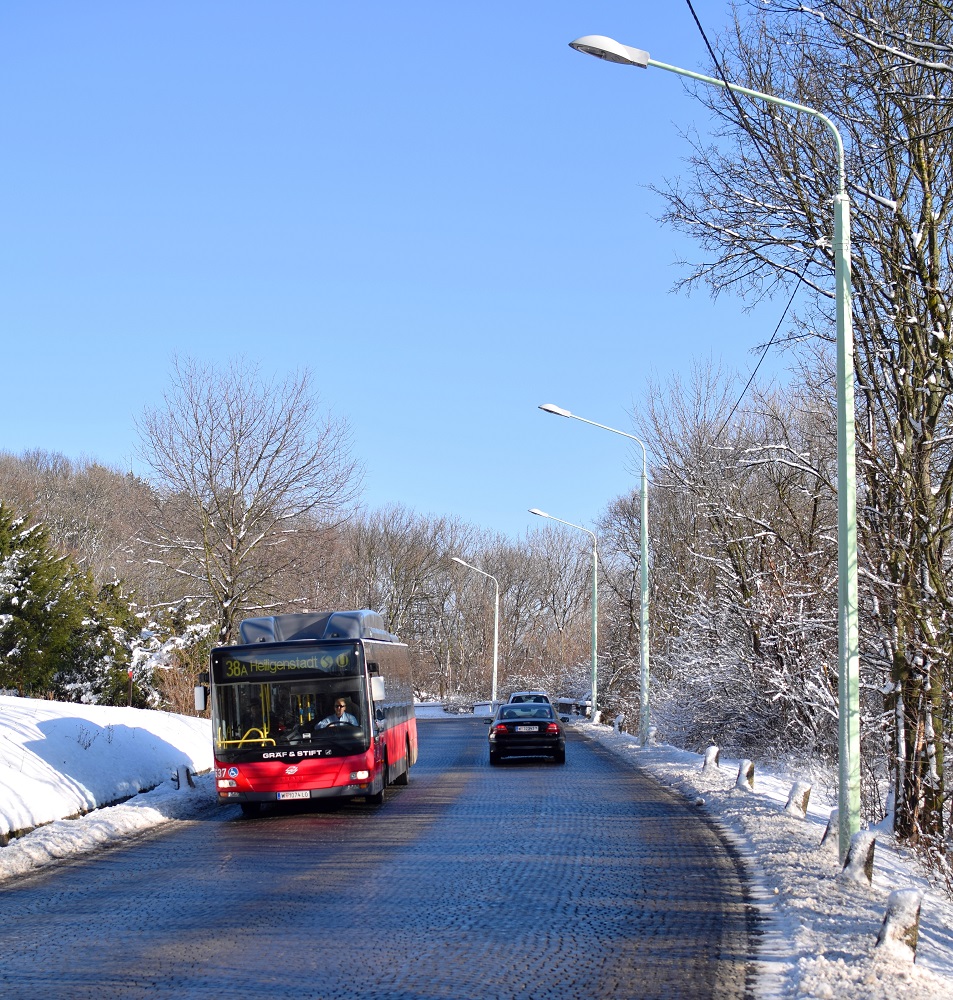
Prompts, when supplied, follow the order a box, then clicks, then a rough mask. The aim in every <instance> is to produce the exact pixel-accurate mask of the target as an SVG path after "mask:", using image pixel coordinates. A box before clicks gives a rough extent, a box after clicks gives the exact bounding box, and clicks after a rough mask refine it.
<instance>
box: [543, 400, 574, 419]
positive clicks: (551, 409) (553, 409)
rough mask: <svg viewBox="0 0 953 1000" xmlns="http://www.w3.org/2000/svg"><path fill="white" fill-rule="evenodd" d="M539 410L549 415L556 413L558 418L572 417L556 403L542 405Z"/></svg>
mask: <svg viewBox="0 0 953 1000" xmlns="http://www.w3.org/2000/svg"><path fill="white" fill-rule="evenodd" d="M539 408H540V409H541V410H545V411H546V412H547V413H555V414H556V416H557V417H571V416H572V414H571V413H570V412H569V410H564V409H563V408H562V407H561V406H557V405H556V404H555V403H540V405H539Z"/></svg>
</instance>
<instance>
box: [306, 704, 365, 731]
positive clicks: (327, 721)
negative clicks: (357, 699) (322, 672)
mask: <svg viewBox="0 0 953 1000" xmlns="http://www.w3.org/2000/svg"><path fill="white" fill-rule="evenodd" d="M356 725H358V721H357V719H356V718H355V717H354V716H353V715H351V713H350V712H349V711H347V702H346V701H343V700H342V699H341V698H338V699H337V700H336V701H335V702H334V714H333V715H326V716H325V717H324V718H323V719H322V720H321V721H320V722H319V723H318V724H317V725H316V726H315V727H314V728H315V729H324V728H325V727H326V726H356Z"/></svg>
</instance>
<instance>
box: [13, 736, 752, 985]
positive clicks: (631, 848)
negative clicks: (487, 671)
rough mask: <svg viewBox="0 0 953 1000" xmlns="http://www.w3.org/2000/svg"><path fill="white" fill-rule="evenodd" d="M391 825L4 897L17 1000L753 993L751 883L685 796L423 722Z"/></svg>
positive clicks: (199, 837) (130, 848)
mask: <svg viewBox="0 0 953 1000" xmlns="http://www.w3.org/2000/svg"><path fill="white" fill-rule="evenodd" d="M419 731H420V759H419V762H418V764H417V766H416V767H415V768H414V769H413V772H412V775H411V781H410V785H409V786H407V787H404V788H392V789H389V790H388V792H387V800H386V801H385V803H384V805H383V806H382V807H379V808H374V807H371V806H365V805H363V804H360V803H356V802H355V803H352V804H349V805H344V806H338V807H330V806H324V807H321V808H318V807H316V806H315V807H311V806H303V807H299V808H296V809H294V810H293V811H292V810H284V811H280V812H278V811H274V812H271V813H267V814H264V815H262V816H261V817H259V818H256V819H252V820H245V819H242V818H241V816H240V813H239V810H238V808H237V806H227V807H223V808H220V809H216V810H214V811H213V812H211V813H210V814H209V815H208V816H207V817H206V818H204V819H202V820H199V821H194V822H190V823H187V824H175V825H174V826H172V827H167V828H165V829H164V830H161V831H159V832H157V833H153V834H150V835H147V836H145V837H140V838H137V839H135V840H134V841H131V842H129V843H128V844H126V845H123V846H122V847H118V848H112V849H109V850H106V851H104V852H102V853H100V854H98V855H95V856H93V857H92V858H91V859H87V860H82V861H76V862H70V863H65V864H62V865H58V866H56V867H55V868H54V869H51V870H48V871H46V872H45V873H44V874H41V875H39V876H32V877H29V878H26V879H20V880H18V881H16V882H13V883H8V884H6V885H5V886H3V887H0V912H2V920H0V997H3V998H6V997H30V998H33V997H35V998H38V1000H39V998H43V1000H55V998H64V1000H65V998H69V1000H81V998H94V997H95V998H97V1000H110V998H113V997H121V998H137V997H156V996H169V997H184V998H191V997H201V998H209V997H221V998H236V997H242V998H245V997H248V998H255V997H263V998H264V997H268V998H271V997H283V998H291V997H293V998H322V1000H337V998H352V997H361V998H377V1000H385V998H386V1000H433V998H450V1000H464V998H475V997H481V998H490V1000H492V998H499V1000H511V998H513V1000H515V998H525V1000H545V998H575V997H586V998H588V997H593V998H601V997H612V998H615V1000H625V998H636V997H637V998H640V1000H641V998H645V1000H651V998H662V997H669V998H692V1000H697V998H704V997H746V996H751V995H752V993H751V990H750V983H749V978H750V971H751V965H750V960H751V957H752V955H753V950H754V947H755V942H756V939H757V926H756V918H755V916H754V915H753V912H752V910H751V908H750V906H748V905H747V904H746V902H745V892H744V885H743V882H742V878H741V874H740V870H739V868H738V865H737V863H736V860H735V859H734V858H733V856H732V854H731V853H730V851H729V850H728V849H727V847H726V846H725V844H724V843H723V842H722V840H721V839H720V838H719V836H718V835H717V833H716V832H715V831H714V829H713V828H712V827H711V826H710V825H709V824H708V823H707V822H706V821H705V820H704V819H703V818H701V817H700V816H699V814H698V813H696V812H695V810H694V809H693V808H692V807H691V806H690V805H689V804H688V803H687V802H685V801H684V800H682V799H680V798H678V797H676V796H674V795H672V794H671V793H670V792H668V791H666V790H664V789H662V788H660V787H659V786H658V785H657V784H655V783H654V782H653V781H652V780H651V779H650V778H648V777H646V776H644V775H642V774H641V773H640V772H639V771H638V770H636V769H635V768H632V767H630V766H628V765H626V764H624V763H621V762H620V761H619V759H618V758H615V757H612V756H611V755H610V754H609V753H608V752H607V751H605V750H603V749H602V748H601V747H599V746H598V745H597V744H595V743H591V742H588V741H586V740H584V739H582V738H581V737H579V736H576V735H572V734H571V736H570V740H569V743H568V748H567V756H568V762H567V764H565V765H562V766H561V765H556V764H552V763H549V762H547V761H522V760H513V761H506V762H504V763H503V765H502V766H500V767H494V768H491V767H490V766H489V764H488V762H487V750H486V727H485V726H484V725H483V724H482V723H481V722H480V721H479V720H473V719H469V718H462V719H460V720H459V721H458V720H451V721H433V722H428V721H422V722H420V723H419Z"/></svg>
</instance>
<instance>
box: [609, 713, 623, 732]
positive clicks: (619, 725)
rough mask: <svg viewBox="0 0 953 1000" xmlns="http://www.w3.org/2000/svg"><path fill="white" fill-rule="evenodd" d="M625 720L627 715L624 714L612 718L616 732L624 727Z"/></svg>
mask: <svg viewBox="0 0 953 1000" xmlns="http://www.w3.org/2000/svg"><path fill="white" fill-rule="evenodd" d="M623 722H625V716H624V715H617V716H616V717H615V718H614V719H613V720H612V728H613V729H614V730H615V732H619V730H620V729H621V728H622V723H623Z"/></svg>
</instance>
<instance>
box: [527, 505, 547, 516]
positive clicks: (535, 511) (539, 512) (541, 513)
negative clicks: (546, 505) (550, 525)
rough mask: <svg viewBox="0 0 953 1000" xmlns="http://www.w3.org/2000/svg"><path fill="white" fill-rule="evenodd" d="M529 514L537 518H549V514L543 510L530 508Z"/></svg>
mask: <svg viewBox="0 0 953 1000" xmlns="http://www.w3.org/2000/svg"><path fill="white" fill-rule="evenodd" d="M529 512H530V514H535V515H536V516H537V517H549V514H547V513H546V511H544V510H540V509H539V508H538V507H530V509H529Z"/></svg>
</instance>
